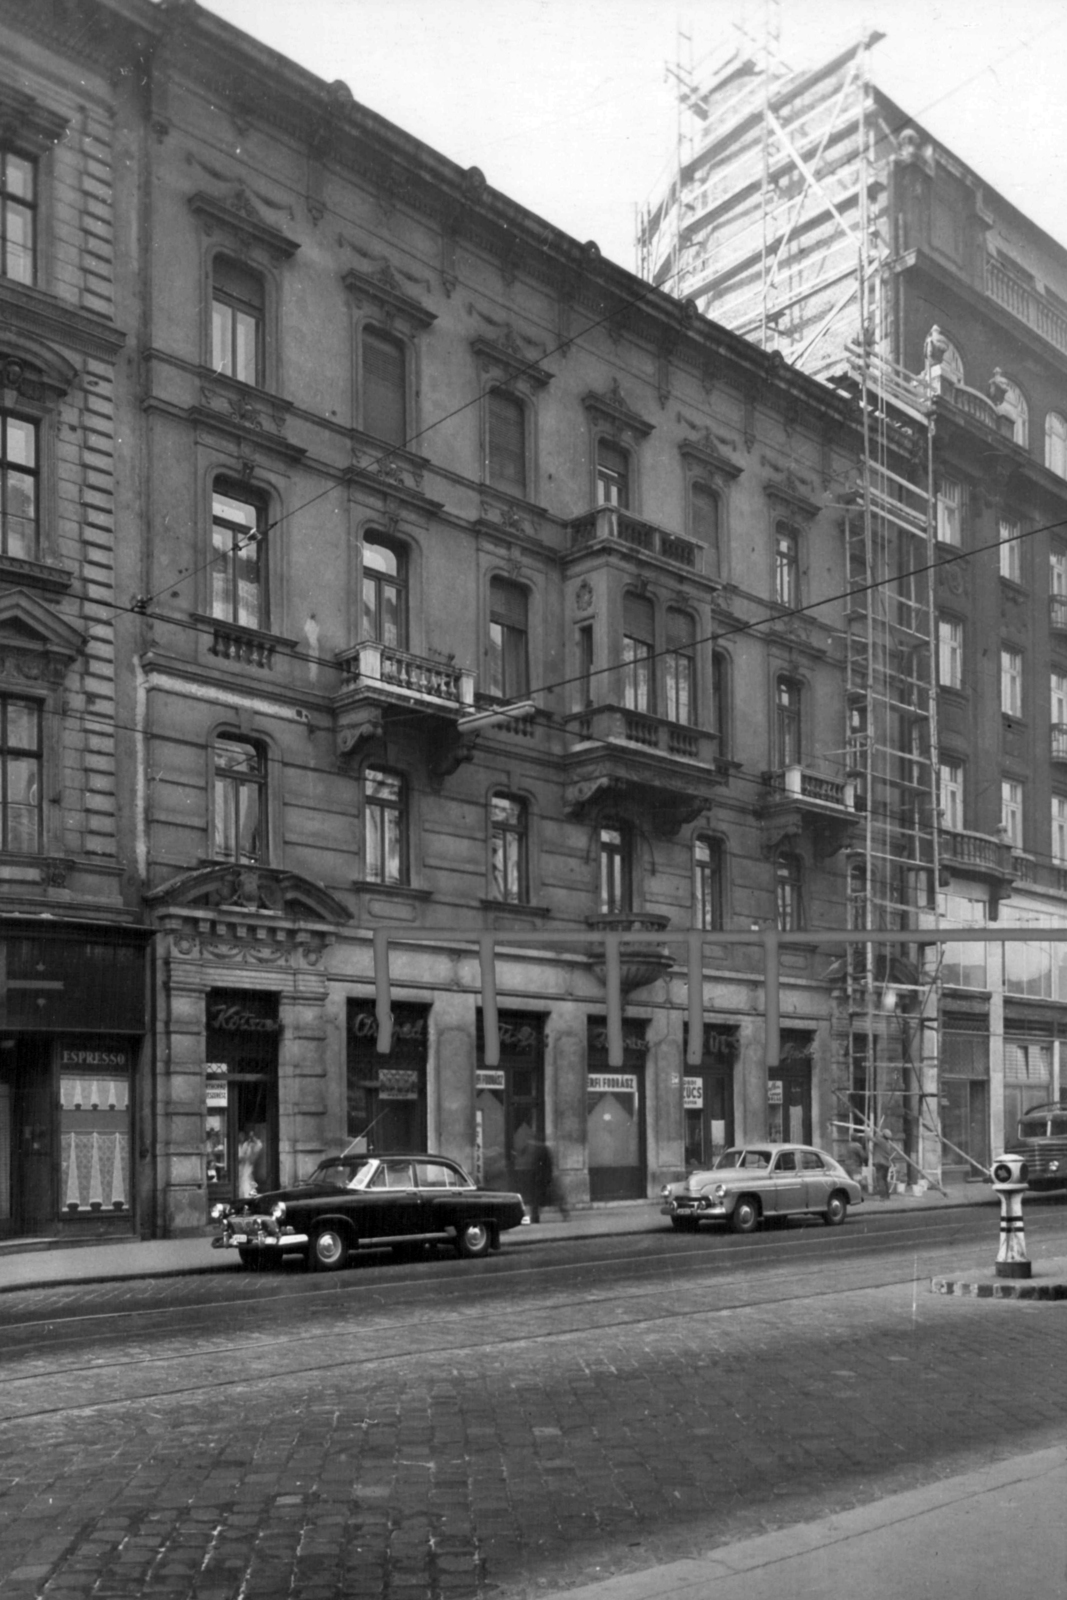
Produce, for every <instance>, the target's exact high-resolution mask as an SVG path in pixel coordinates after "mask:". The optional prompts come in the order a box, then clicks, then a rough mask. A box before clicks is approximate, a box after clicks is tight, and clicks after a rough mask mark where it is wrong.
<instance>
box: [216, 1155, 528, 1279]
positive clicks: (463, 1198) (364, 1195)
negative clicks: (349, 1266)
mask: <svg viewBox="0 0 1067 1600" xmlns="http://www.w3.org/2000/svg"><path fill="white" fill-rule="evenodd" d="M212 1218H213V1219H214V1220H215V1221H217V1222H221V1223H222V1232H221V1234H219V1236H218V1237H217V1238H216V1239H214V1240H213V1241H212V1242H213V1244H214V1245H215V1246H216V1248H218V1249H227V1248H234V1249H236V1250H237V1252H238V1254H239V1255H240V1257H241V1260H242V1261H243V1262H244V1263H245V1265H246V1266H261V1265H263V1264H264V1263H265V1262H266V1261H269V1260H270V1259H272V1258H278V1257H280V1256H282V1255H288V1254H290V1253H292V1254H297V1253H299V1254H300V1255H302V1256H304V1257H305V1259H306V1260H307V1263H308V1265H309V1266H311V1267H313V1268H315V1269H316V1270H317V1271H319V1272H336V1271H337V1270H338V1269H339V1268H341V1267H343V1266H344V1265H345V1262H346V1261H347V1260H348V1258H349V1256H350V1255H351V1253H352V1251H353V1250H359V1249H368V1248H379V1247H381V1246H382V1245H391V1246H393V1247H406V1246H410V1245H412V1244H415V1243H423V1242H426V1241H432V1242H439V1243H447V1244H450V1245H451V1246H452V1247H453V1248H454V1249H455V1251H456V1253H457V1254H458V1255H461V1256H468V1257H477V1256H486V1255H488V1254H489V1252H490V1250H499V1248H500V1235H501V1234H502V1233H503V1232H504V1231H505V1229H507V1228H517V1227H518V1226H519V1224H520V1223H523V1222H525V1221H526V1213H525V1208H524V1206H523V1203H522V1196H521V1195H517V1194H501V1193H498V1192H497V1191H495V1190H492V1189H479V1188H478V1187H477V1185H476V1184H474V1183H472V1181H471V1179H470V1178H468V1176H467V1174H466V1173H465V1172H464V1170H463V1168H462V1167H461V1166H459V1165H457V1163H456V1162H455V1161H450V1160H449V1159H448V1158H447V1156H435V1155H383V1156H372V1155H344V1156H336V1157H333V1158H332V1159H330V1160H328V1161H321V1162H320V1163H319V1165H318V1166H317V1167H316V1168H315V1170H314V1172H313V1173H312V1174H311V1176H310V1178H308V1179H307V1180H306V1182H304V1183H299V1184H296V1185H294V1187H293V1188H291V1189H275V1190H272V1191H271V1193H269V1194H260V1195H256V1196H255V1197H254V1198H252V1199H249V1200H239V1201H238V1202H237V1205H236V1206H229V1205H217V1206H215V1208H214V1209H213V1211H212Z"/></svg>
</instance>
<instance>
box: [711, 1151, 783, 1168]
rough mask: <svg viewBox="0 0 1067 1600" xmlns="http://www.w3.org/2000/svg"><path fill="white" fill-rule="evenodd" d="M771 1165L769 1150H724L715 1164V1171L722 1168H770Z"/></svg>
mask: <svg viewBox="0 0 1067 1600" xmlns="http://www.w3.org/2000/svg"><path fill="white" fill-rule="evenodd" d="M770 1164H771V1152H770V1151H769V1150H724V1151H723V1153H722V1155H721V1156H720V1157H719V1159H718V1160H717V1161H716V1163H715V1170H716V1171H717V1170H718V1169H719V1168H720V1167H769V1166H770Z"/></svg>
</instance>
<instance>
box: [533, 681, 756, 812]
mask: <svg viewBox="0 0 1067 1600" xmlns="http://www.w3.org/2000/svg"><path fill="white" fill-rule="evenodd" d="M566 726H567V732H568V734H569V735H570V739H569V740H568V749H567V751H566V753H565V755H564V758H563V760H564V769H565V772H566V787H565V791H564V803H565V804H566V806H567V809H568V810H569V811H570V812H571V813H572V814H581V813H582V812H583V811H584V810H586V809H587V808H588V807H590V806H592V805H594V804H595V805H597V806H599V805H603V804H604V803H605V802H606V801H607V800H608V799H609V798H610V799H611V801H612V803H613V804H615V805H616V806H617V808H618V809H619V810H620V811H621V812H622V813H624V814H627V815H630V816H632V817H633V818H634V819H635V820H638V819H640V820H641V821H642V822H651V823H652V825H653V826H655V827H657V828H658V829H659V830H660V831H662V832H666V833H674V832H676V831H677V829H678V828H679V827H680V826H681V824H682V822H683V821H684V820H686V818H687V817H692V816H698V815H699V814H700V812H701V811H702V810H704V809H705V807H706V806H708V805H709V804H710V803H711V800H712V798H713V795H714V793H715V790H716V789H718V788H720V787H721V786H722V785H723V784H724V783H726V782H728V781H729V776H730V765H731V764H730V763H729V762H728V761H726V760H725V759H724V758H723V757H721V756H720V755H719V754H718V734H715V733H712V732H710V731H709V730H708V729H706V728H696V727H691V726H689V725H688V724H685V723H680V722H671V721H670V720H669V719H668V718H666V717H654V716H649V715H647V714H646V713H644V712H640V711H631V710H628V709H627V708H626V707H625V706H615V705H602V706H589V707H587V708H586V709H585V710H584V711H580V712H578V713H577V714H576V715H574V716H571V717H568V718H567V724H566Z"/></svg>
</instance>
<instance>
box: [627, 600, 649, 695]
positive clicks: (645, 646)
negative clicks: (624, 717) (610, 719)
mask: <svg viewBox="0 0 1067 1600" xmlns="http://www.w3.org/2000/svg"><path fill="white" fill-rule="evenodd" d="M654 655H655V611H654V609H653V605H652V602H651V600H647V599H646V598H645V597H644V596H643V595H639V594H633V593H631V592H630V591H629V590H627V592H626V593H625V594H624V595H623V597H622V703H623V705H624V706H625V707H626V709H627V710H628V711H643V712H646V713H651V712H652V711H653V710H654V709H655V697H654V694H653V657H654Z"/></svg>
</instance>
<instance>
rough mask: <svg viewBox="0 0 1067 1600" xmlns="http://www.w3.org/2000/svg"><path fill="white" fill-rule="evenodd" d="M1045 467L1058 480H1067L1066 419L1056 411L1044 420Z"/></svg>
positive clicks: (1051, 412)
mask: <svg viewBox="0 0 1067 1600" xmlns="http://www.w3.org/2000/svg"><path fill="white" fill-rule="evenodd" d="M1045 465H1046V467H1047V468H1048V469H1049V471H1050V472H1054V473H1055V474H1056V476H1057V477H1058V478H1067V417H1061V416H1060V414H1059V412H1058V411H1050V412H1049V414H1048V416H1047V417H1046V418H1045Z"/></svg>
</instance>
